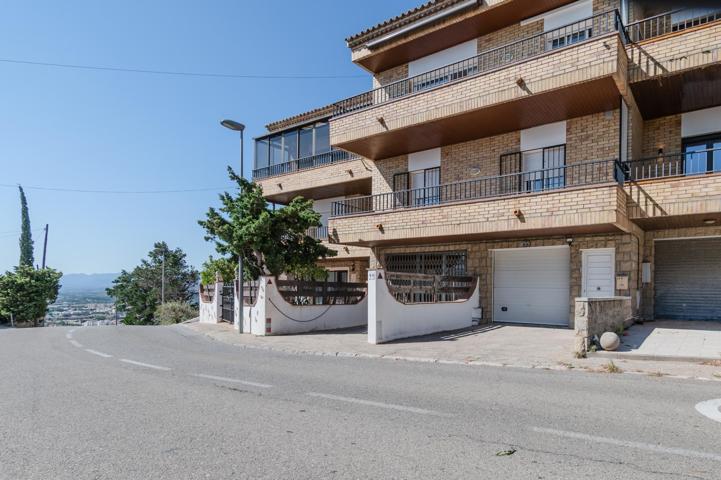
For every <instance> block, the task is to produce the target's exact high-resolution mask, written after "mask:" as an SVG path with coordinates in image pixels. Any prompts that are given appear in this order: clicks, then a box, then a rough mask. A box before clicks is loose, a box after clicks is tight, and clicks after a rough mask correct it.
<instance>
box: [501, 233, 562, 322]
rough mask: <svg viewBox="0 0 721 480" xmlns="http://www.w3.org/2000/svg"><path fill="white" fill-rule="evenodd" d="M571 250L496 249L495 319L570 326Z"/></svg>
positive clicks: (559, 247) (553, 248)
mask: <svg viewBox="0 0 721 480" xmlns="http://www.w3.org/2000/svg"><path fill="white" fill-rule="evenodd" d="M570 252H571V249H570V247H568V246H567V245H563V246H558V247H537V248H513V249H502V250H494V251H493V321H494V322H502V323H520V324H532V325H553V326H563V327H568V325H569V316H570V306H569V299H570V296H571V287H570V277H571V253H570Z"/></svg>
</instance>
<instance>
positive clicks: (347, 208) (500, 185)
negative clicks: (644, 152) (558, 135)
mask: <svg viewBox="0 0 721 480" xmlns="http://www.w3.org/2000/svg"><path fill="white" fill-rule="evenodd" d="M623 172H624V167H623V165H621V163H620V162H618V161H617V160H602V161H593V162H586V163H575V164H571V165H562V166H558V167H554V168H546V169H543V170H536V171H530V172H519V173H511V174H507V175H498V176H493V177H484V178H478V179H474V180H466V181H462V182H455V183H447V184H444V185H438V186H433V187H425V188H417V189H413V190H402V191H396V192H389V193H381V194H377V195H370V196H366V197H356V198H349V199H346V200H343V201H339V202H333V205H332V206H331V217H344V216H349V215H359V214H361V215H362V214H368V213H376V212H386V211H393V210H400V209H406V208H419V207H430V206H433V205H442V204H447V203H456V202H463V201H467V200H480V199H484V198H493V197H507V196H513V195H521V194H529V193H540V192H544V191H549V190H559V189H564V188H571V187H579V186H586V185H597V184H603V183H609V182H619V183H623V181H624V179H625V176H624V173H623Z"/></svg>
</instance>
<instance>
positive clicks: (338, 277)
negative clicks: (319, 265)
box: [327, 270, 348, 283]
mask: <svg viewBox="0 0 721 480" xmlns="http://www.w3.org/2000/svg"><path fill="white" fill-rule="evenodd" d="M327 280H328V281H329V282H337V283H348V270H330V271H328V277H327Z"/></svg>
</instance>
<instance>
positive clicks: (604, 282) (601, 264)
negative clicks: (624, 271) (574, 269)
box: [581, 248, 616, 298]
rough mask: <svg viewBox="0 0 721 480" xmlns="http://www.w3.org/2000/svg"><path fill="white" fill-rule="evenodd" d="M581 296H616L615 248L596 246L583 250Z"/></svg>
mask: <svg viewBox="0 0 721 480" xmlns="http://www.w3.org/2000/svg"><path fill="white" fill-rule="evenodd" d="M581 257H582V259H581V263H582V267H581V268H582V277H583V278H582V280H581V296H582V297H588V298H610V297H613V296H615V295H614V293H615V288H614V287H615V285H614V282H615V277H616V251H615V250H614V249H613V248H594V249H590V250H582V251H581Z"/></svg>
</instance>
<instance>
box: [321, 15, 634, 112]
mask: <svg viewBox="0 0 721 480" xmlns="http://www.w3.org/2000/svg"><path fill="white" fill-rule="evenodd" d="M611 32H620V33H621V34H622V36H623V37H624V40H625V29H624V28H623V23H622V22H621V16H620V14H619V13H618V11H617V10H612V11H608V12H604V13H600V14H598V15H594V16H592V17H590V18H587V19H584V20H580V21H578V22H575V23H571V24H569V25H566V26H563V27H559V28H556V29H553V30H549V31H547V32H543V33H540V34H536V35H533V36H531V37H527V38H524V39H522V40H519V41H517V42H513V43H510V44H508V45H504V46H502V47H498V48H494V49H491V50H487V51H485V52H482V53H480V54H479V55H476V56H475V57H472V58H469V59H467V60H463V61H460V62H457V63H453V64H451V65H446V66H445V67H441V68H438V69H435V70H431V71H430V72H427V73H423V74H421V75H416V76H414V77H411V78H408V79H404V80H400V81H397V82H393V83H389V84H388V85H384V86H382V87H380V88H376V89H374V90H371V91H369V92H366V93H362V94H360V95H356V96H354V97H351V98H348V99H346V100H341V101H340V102H337V103H336V104H335V105H334V107H335V108H334V110H333V115H334V116H337V115H343V114H345V113H350V112H356V111H358V110H363V109H366V108H370V107H373V106H376V105H380V104H383V103H386V102H389V101H391V100H395V99H398V98H402V97H405V96H408V95H411V94H414V93H417V92H421V91H424V90H428V89H431V88H434V87H438V86H440V85H445V84H448V83H453V82H456V81H459V80H462V79H464V78H468V77H473V76H476V75H481V74H484V73H488V72H491V71H493V70H496V69H499V68H503V67H507V66H509V65H512V64H515V63H518V62H522V61H524V60H527V59H529V58H532V57H536V56H539V55H543V54H545V53H546V52H549V51H552V50H555V49H558V48H562V47H566V46H569V45H573V44H577V43H581V42H585V41H587V40H590V39H592V38H595V37H599V36H602V35H605V34H607V33H611Z"/></svg>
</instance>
